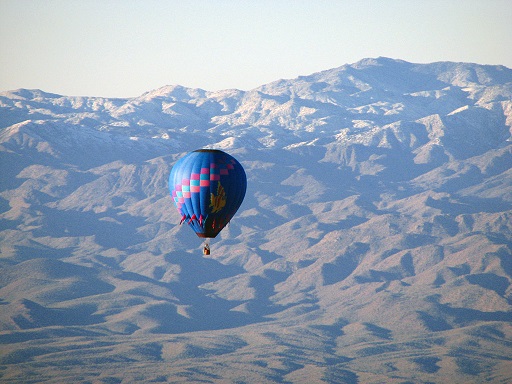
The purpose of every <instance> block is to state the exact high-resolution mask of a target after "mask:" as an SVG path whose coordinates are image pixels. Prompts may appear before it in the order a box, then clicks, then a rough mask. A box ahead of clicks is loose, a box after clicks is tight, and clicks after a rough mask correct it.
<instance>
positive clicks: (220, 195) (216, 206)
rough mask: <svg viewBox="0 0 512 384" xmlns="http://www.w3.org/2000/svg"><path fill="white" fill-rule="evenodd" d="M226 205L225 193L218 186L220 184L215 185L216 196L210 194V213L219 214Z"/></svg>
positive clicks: (220, 186) (222, 188) (221, 187)
mask: <svg viewBox="0 0 512 384" xmlns="http://www.w3.org/2000/svg"><path fill="white" fill-rule="evenodd" d="M225 205H226V192H225V191H224V187H223V186H222V185H220V182H219V183H218V185H217V196H215V195H214V194H213V193H210V208H212V213H216V212H219V211H220V210H221V209H222V208H224V206H225Z"/></svg>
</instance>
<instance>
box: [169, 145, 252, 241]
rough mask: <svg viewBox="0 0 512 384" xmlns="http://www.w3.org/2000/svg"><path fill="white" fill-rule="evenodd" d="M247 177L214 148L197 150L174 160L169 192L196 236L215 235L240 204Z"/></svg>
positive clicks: (231, 161)
mask: <svg viewBox="0 0 512 384" xmlns="http://www.w3.org/2000/svg"><path fill="white" fill-rule="evenodd" d="M246 189H247V179H246V176H245V171H244V169H243V167H242V165H241V164H240V163H239V162H238V161H237V160H236V159H235V158H234V157H233V156H231V155H228V154H227V153H225V152H223V151H220V150H216V149H198V150H196V151H194V152H191V153H189V154H187V155H185V156H184V157H182V158H181V159H180V160H178V161H177V162H176V164H175V165H174V167H173V168H172V170H171V174H170V175H169V191H170V193H171V196H172V198H173V200H174V204H175V205H176V208H177V209H178V212H179V213H180V214H181V222H182V223H183V222H186V223H188V224H189V225H190V226H191V227H192V229H193V230H194V232H195V233H196V234H197V236H199V237H215V236H217V235H218V234H219V232H220V231H221V230H222V228H224V227H225V226H226V224H227V223H229V221H230V220H231V218H232V217H233V216H234V214H235V212H236V211H237V210H238V208H239V207H240V204H242V200H243V199H244V196H245V191H246Z"/></svg>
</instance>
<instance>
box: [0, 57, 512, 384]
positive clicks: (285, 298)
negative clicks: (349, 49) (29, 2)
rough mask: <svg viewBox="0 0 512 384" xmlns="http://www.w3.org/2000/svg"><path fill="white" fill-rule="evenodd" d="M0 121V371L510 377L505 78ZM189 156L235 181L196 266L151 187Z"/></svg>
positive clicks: (44, 105) (54, 112)
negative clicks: (222, 162) (219, 156)
mask: <svg viewBox="0 0 512 384" xmlns="http://www.w3.org/2000/svg"><path fill="white" fill-rule="evenodd" d="M0 122H1V123H0V125H1V127H0V166H1V175H2V176H0V269H1V273H0V307H1V308H2V311H0V344H1V350H2V352H1V353H0V367H1V370H0V381H6V382H10V381H11V382H34V381H39V382H55V383H57V382H62V381H77V380H79V381H80V380H82V381H84V382H86V381H95V380H96V381H97V382H137V381H138V382H141V381H144V382H150V381H154V382H198V381H204V382H212V383H217V382H218V383H220V382H241V381H243V382H252V383H270V382H282V383H311V382H327V383H350V384H354V383H380V382H387V383H404V382H417V383H431V382H454V383H471V382H474V383H477V382H482V381H492V382H496V383H508V382H510V380H511V379H512V370H511V368H510V356H511V355H512V351H511V343H510V340H512V327H511V320H512V307H511V306H512V286H511V282H512V265H511V263H510V260H511V257H512V224H511V223H512V220H511V218H512V172H511V169H512V145H511V137H510V136H511V133H512V70H511V69H508V68H505V67H503V66H483V65H478V64H472V63H451V62H438V63H431V64H414V63H408V62H406V61H402V60H394V59H390V58H370V59H363V60H361V61H359V62H357V63H354V64H346V65H343V66H341V67H338V68H334V69H330V70H326V71H321V72H317V73H314V74H311V75H308V76H300V77H298V78H296V79H282V80H277V81H275V82H271V83H268V84H264V85H262V86H260V87H257V88H255V89H253V90H249V91H242V90H235V89H230V90H221V91H215V92H210V91H206V90H202V89H189V88H186V87H182V86H179V85H171V86H164V87H161V88H158V89H156V90H151V91H148V92H146V93H144V94H142V95H140V96H138V97H134V98H117V99H108V98H100V97H76V96H73V97H67V96H61V95H56V94H49V93H45V92H43V91H39V90H17V91H7V92H0ZM197 148H217V149H222V150H225V151H227V152H229V153H230V154H232V155H233V156H235V157H236V158H237V159H238V160H239V161H240V162H241V163H242V165H243V166H244V168H245V170H246V173H247V176H248V189H247V194H246V198H245V200H244V202H243V204H242V206H241V208H240V210H239V212H238V213H237V214H236V215H235V217H234V218H233V220H232V222H231V223H230V225H229V226H227V227H226V228H225V229H224V230H223V232H221V234H220V235H219V236H218V238H216V239H215V240H214V241H213V242H212V254H211V256H210V257H203V255H202V254H201V252H200V249H199V247H200V244H201V241H200V240H198V238H197V237H196V236H195V235H194V233H193V232H192V231H191V230H190V229H189V228H187V226H186V224H184V225H182V226H180V225H179V221H180V217H179V215H178V213H177V212H176V211H175V208H174V206H173V204H172V200H171V199H170V198H169V196H168V186H167V177H168V175H169V172H170V170H171V168H172V166H173V164H174V163H175V162H176V161H177V160H178V159H179V158H180V157H181V156H183V155H184V154H185V153H187V152H189V151H192V150H195V149H197Z"/></svg>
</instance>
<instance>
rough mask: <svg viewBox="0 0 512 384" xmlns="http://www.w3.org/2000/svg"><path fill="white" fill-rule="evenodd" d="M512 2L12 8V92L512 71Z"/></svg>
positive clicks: (48, 3) (8, 78)
mask: <svg viewBox="0 0 512 384" xmlns="http://www.w3.org/2000/svg"><path fill="white" fill-rule="evenodd" d="M511 20H512V1H511V0H478V1H477V0H381V1H376V0H366V1H365V0H346V1H343V0H337V1H336V0H309V1H306V0H273V1H271V0H251V1H245V0H238V1H236V0H231V1H229V0H189V1H187V0H176V1H172V0H169V1H163V0H144V1H142V0H140V1H135V0H118V1H107V0H59V1H57V0H44V1H43V0H0V91H5V90H11V89H17V88H30V89H34V88H39V89H42V90H45V91H48V92H54V93H59V94H64V95H86V96H105V97H132V96H138V95H140V94H142V93H144V92H145V91H149V90H151V89H155V88H158V87H161V86H164V85H167V84H180V85H184V86H187V87H198V88H203V89H206V90H211V91H214V90H220V89H227V88H238V89H243V90H248V89H252V88H255V87H257V86H259V85H262V84H265V83H268V82H271V81H274V80H278V79H281V78H287V79H288V78H294V77H297V76H299V75H309V74H311V73H313V72H318V71H321V70H324V69H330V68H334V67H339V66H341V65H343V64H346V63H353V62H356V61H358V60H360V59H362V58H366V57H378V56H386V57H391V58H396V59H402V60H407V61H411V62H416V63H427V62H433V61H466V62H476V63H480V64H502V65H505V66H507V67H509V68H512V48H511V47H512V21H511Z"/></svg>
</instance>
